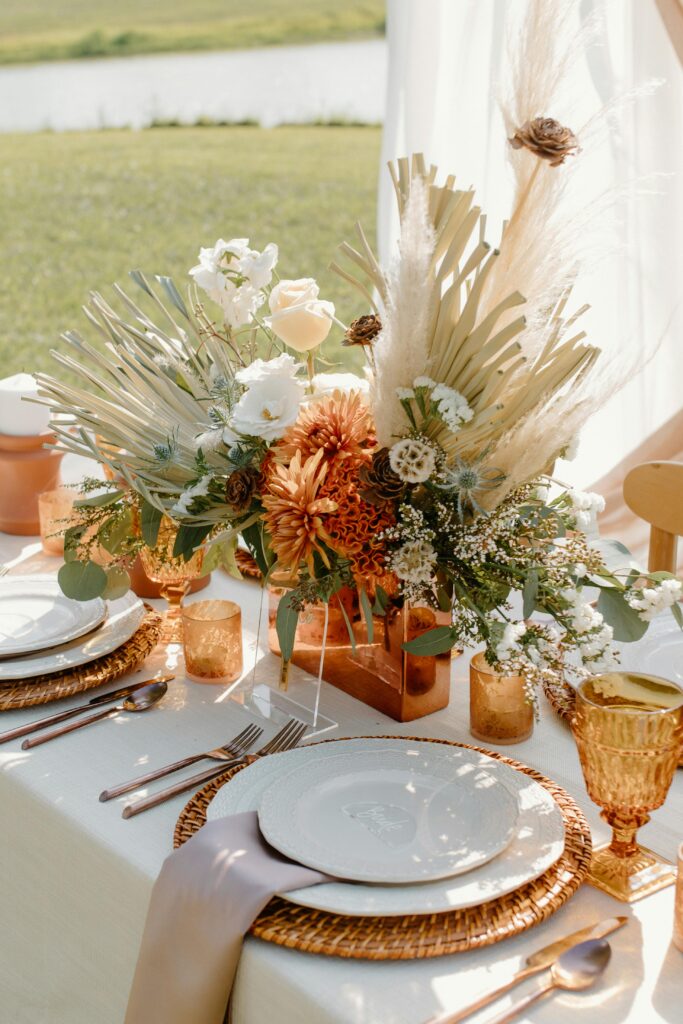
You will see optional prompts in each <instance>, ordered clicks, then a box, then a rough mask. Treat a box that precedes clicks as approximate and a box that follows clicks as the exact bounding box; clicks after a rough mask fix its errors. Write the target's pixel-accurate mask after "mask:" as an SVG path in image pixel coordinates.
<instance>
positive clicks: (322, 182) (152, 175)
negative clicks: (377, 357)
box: [0, 127, 380, 377]
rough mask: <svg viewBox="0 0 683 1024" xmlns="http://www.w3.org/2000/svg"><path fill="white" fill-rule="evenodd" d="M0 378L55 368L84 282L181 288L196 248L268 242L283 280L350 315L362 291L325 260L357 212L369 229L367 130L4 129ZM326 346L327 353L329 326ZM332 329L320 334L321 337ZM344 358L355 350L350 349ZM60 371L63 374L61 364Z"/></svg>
mask: <svg viewBox="0 0 683 1024" xmlns="http://www.w3.org/2000/svg"><path fill="white" fill-rule="evenodd" d="M3 142H4V146H3V149H4V154H3V167H2V170H1V171H0V182H1V183H2V185H1V188H0V224H2V225H3V231H2V234H1V235H0V237H1V238H2V244H1V246H0V253H1V255H2V267H3V270H2V275H3V279H4V280H3V289H2V290H3V294H4V296H5V298H4V301H3V302H2V303H0V377H5V376H7V375H8V374H11V373H16V372H18V371H19V370H25V371H27V372H31V371H35V370H39V369H40V370H47V369H49V370H51V371H52V370H53V369H55V364H54V363H53V361H52V360H51V358H50V355H49V351H50V349H51V348H52V347H55V345H57V344H58V343H59V334H60V332H61V331H63V330H65V329H67V328H77V329H78V330H81V331H82V332H83V333H84V334H85V336H86V337H89V338H92V336H93V334H94V332H93V331H92V330H91V329H89V325H88V324H87V322H86V320H85V318H84V316H83V314H82V312H81V309H80V306H81V303H82V302H83V301H84V300H85V299H86V297H87V294H88V291H89V290H98V291H102V292H103V293H104V294H105V295H107V294H111V293H110V292H109V288H110V286H111V284H112V283H113V282H114V281H118V282H119V283H120V284H121V285H122V286H124V287H127V286H128V284H130V287H131V289H134V290H135V286H134V285H133V283H132V282H130V281H129V280H128V277H127V274H128V271H129V270H131V269H136V268H139V269H141V270H143V271H145V272H149V274H155V273H163V274H170V275H171V276H172V277H174V279H175V280H176V283H177V284H178V286H179V287H180V288H181V290H182V291H184V290H185V288H186V285H187V283H188V281H189V279H188V277H187V271H188V269H189V268H190V267H191V266H193V265H194V264H195V263H196V261H197V260H196V257H197V252H198V250H199V247H200V246H201V245H212V244H213V242H214V241H215V240H216V239H217V238H219V237H221V236H222V237H223V238H232V237H247V238H249V239H250V240H251V242H252V244H253V245H254V246H255V247H258V248H260V247H262V246H263V245H265V243H266V242H269V241H274V242H277V244H278V245H279V247H280V263H279V266H278V271H279V274H280V276H281V277H299V276H311V277H316V278H317V279H318V281H319V283H320V286H321V295H322V296H323V297H324V298H329V299H332V300H333V301H334V302H335V303H336V305H337V311H338V315H339V316H340V318H341V319H342V320H344V321H345V322H348V321H349V320H350V319H351V318H352V317H353V316H354V315H357V314H358V312H359V311H360V312H364V310H363V309H361V307H362V297H361V296H360V295H358V294H356V293H355V291H354V289H353V288H352V287H351V286H349V285H347V284H346V282H345V281H343V280H342V279H341V278H339V277H338V276H337V275H336V274H334V273H332V272H331V271H329V270H328V269H327V267H328V264H329V262H330V260H331V259H332V258H333V257H334V256H335V249H336V246H337V245H338V244H339V243H340V242H341V241H343V240H344V239H346V238H348V239H351V237H352V232H353V226H354V223H355V221H356V220H361V221H362V222H363V225H364V227H365V228H366V230H367V233H368V236H369V237H370V238H371V239H372V238H374V235H375V192H376V187H377V170H378V161H379V144H380V134H379V131H378V130H377V129H374V128H314V127H309V128H277V129H272V130H266V129H261V128H170V129H161V128H159V129H150V130H147V131H143V132H130V131H111V132H88V133H82V134H80V133H79V134H61V135H58V134H40V135H14V136H10V135H5V136H3ZM340 334H341V332H340V330H339V329H338V328H337V329H335V330H334V336H335V337H336V339H337V340H336V341H335V343H334V344H332V345H330V346H329V349H330V352H329V354H330V355H333V356H334V357H335V358H338V357H339V355H340V354H341V352H342V351H344V352H345V355H346V358H347V361H348V355H349V350H348V349H347V350H341V349H340V347H339V340H338V339H339V336H340ZM331 337H332V336H331ZM354 355H355V353H354ZM60 372H62V371H60Z"/></svg>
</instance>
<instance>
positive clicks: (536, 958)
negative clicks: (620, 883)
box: [427, 917, 628, 1024]
mask: <svg viewBox="0 0 683 1024" xmlns="http://www.w3.org/2000/svg"><path fill="white" fill-rule="evenodd" d="M627 921H628V918H627V917H608V918H607V919H606V920H605V921H599V922H597V924H590V925H588V926H587V927H585V928H579V930H578V931H576V932H572V933H571V935H565V937H564V938H563V939H558V940H557V942H551V943H550V945H549V946H544V947H543V949H539V950H538V951H537V952H536V953H532V954H531V955H530V956H528V957H527V958H526V967H523V968H522V969H521V971H517V973H516V974H515V975H514V976H513V977H512V978H511V979H510V981H506V982H505V983H504V984H503V985H500V986H499V987H498V988H496V989H493V991H491V992H487V993H486V994H485V995H483V996H481V997H480V998H479V999H477V1001H476V1002H474V1003H470V1005H469V1006H466V1007H465V1009H464V1010H457V1011H456V1012H455V1013H442V1014H439V1015H438V1016H436V1017H430V1018H429V1020H428V1021H427V1024H459V1022H460V1021H462V1020H465V1018H466V1017H469V1016H470V1014H472V1013H475V1012H476V1011H477V1010H481V1009H483V1007H484V1006H488V1005H489V1003H492V1002H493V1001H494V999H498V998H499V997H500V996H502V995H503V994H504V993H505V992H509V991H510V989H511V988H514V987H515V985H519V983H520V982H521V981H525V980H526V979H527V978H532V977H533V976H534V974H540V972H541V971H545V970H547V968H548V967H550V966H552V964H554V963H555V961H556V960H557V958H558V957H559V956H561V954H562V953H564V952H565V951H566V950H568V949H571V947H572V946H576V945H577V944H578V943H579V942H585V941H586V939H603V938H604V937H605V936H606V935H611V934H612V932H616V931H617V930H618V929H619V928H623V926H624V925H625V924H626V922H627Z"/></svg>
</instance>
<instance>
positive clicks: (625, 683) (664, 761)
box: [572, 672, 683, 903]
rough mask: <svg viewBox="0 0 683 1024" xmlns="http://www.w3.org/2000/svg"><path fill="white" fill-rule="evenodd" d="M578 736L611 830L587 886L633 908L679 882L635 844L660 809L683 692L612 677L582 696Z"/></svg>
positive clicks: (681, 722)
mask: <svg viewBox="0 0 683 1024" xmlns="http://www.w3.org/2000/svg"><path fill="white" fill-rule="evenodd" d="M572 729H573V732H574V736H575V738H576V744H577V746H578V748H579V757H580V759H581V768H582V770H583V777H584V779H585V782H586V788H587V789H588V795H589V796H590V798H591V800H593V801H594V802H595V803H596V804H598V806H599V807H601V808H602V811H601V814H600V816H601V818H602V819H603V821H606V822H607V824H608V825H609V826H610V827H611V829H612V840H611V842H610V843H608V844H606V845H604V846H601V847H598V848H597V849H596V850H594V852H593V859H592V860H591V866H590V871H589V875H588V881H589V882H591V883H592V884H593V885H595V886H597V888H599V889H602V890H604V891H605V892H608V893H609V894H610V895H611V896H615V897H616V898H617V899H618V900H622V901H623V902H625V903H633V902H635V900H638V899H641V898H642V897H643V896H647V895H649V894H650V893H652V892H656V891H657V890H658V889H662V888H663V887H664V886H667V885H671V884H672V883H673V882H674V881H675V878H676V872H675V869H674V866H673V865H672V864H670V863H669V862H668V861H667V860H664V859H663V858H662V857H660V856H658V855H657V854H656V853H653V852H652V850H648V849H646V848H645V847H643V846H639V845H638V843H637V842H636V834H637V832H638V829H639V828H641V827H642V826H643V825H645V824H646V823H647V822H648V821H649V820H650V811H653V810H655V809H656V808H657V807H661V805H662V804H663V803H664V801H665V799H666V795H667V793H668V791H669V787H670V786H671V782H672V780H673V777H674V772H675V771H676V766H677V764H678V758H679V755H680V748H681V738H682V736H683V691H681V690H680V689H679V688H678V687H677V686H675V685H674V684H673V683H670V682H668V681H667V680H666V679H660V678H659V677H657V676H648V675H636V674H632V673H626V672H610V673H607V674H605V675H600V676H593V677H591V678H589V679H585V680H584V681H583V682H582V683H581V684H580V686H579V687H578V688H577V693H576V711H575V715H574V718H573V719H572Z"/></svg>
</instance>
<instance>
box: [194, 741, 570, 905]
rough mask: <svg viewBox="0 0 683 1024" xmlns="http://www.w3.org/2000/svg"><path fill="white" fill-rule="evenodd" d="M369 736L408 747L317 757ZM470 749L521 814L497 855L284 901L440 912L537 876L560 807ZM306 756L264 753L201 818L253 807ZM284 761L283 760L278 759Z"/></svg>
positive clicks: (554, 848) (551, 854)
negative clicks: (448, 871) (448, 870)
mask: <svg viewBox="0 0 683 1024" xmlns="http://www.w3.org/2000/svg"><path fill="white" fill-rule="evenodd" d="M369 742H372V743H373V745H374V746H379V745H383V746H384V747H386V746H389V747H390V748H392V749H394V748H395V747H396V745H397V743H398V744H403V743H406V744H407V743H410V744H411V745H413V746H414V744H413V743H412V741H408V740H399V741H397V740H380V739H377V740H372V741H368V740H342V741H339V742H335V743H329V744H327V745H325V746H321V747H319V748H318V750H319V751H320V753H321V755H322V756H325V755H326V754H327V752H328V751H329V754H327V756H330V755H336V754H337V753H338V751H339V749H340V747H341V746H342V745H343V747H344V748H346V749H348V750H351V751H355V750H356V749H359V748H360V749H363V750H365V749H367V747H368V743H369ZM423 746H429V747H435V746H441V745H440V744H429V743H427V742H426V741H425V742H424V743H420V747H423ZM323 752H325V753H324V754H323ZM472 753H473V756H474V757H476V758H477V759H478V760H477V763H481V764H482V765H483V766H484V767H485V768H486V770H487V772H489V773H490V774H492V775H495V776H496V778H498V779H499V781H500V782H501V784H502V785H504V786H505V787H506V788H507V789H508V790H509V791H510V792H511V793H514V794H515V795H516V796H517V800H518V803H519V808H520V813H519V817H518V819H517V824H516V826H515V832H514V835H513V838H512V841H511V842H510V845H509V846H507V847H506V848H505V849H504V850H503V851H502V853H500V854H499V855H498V856H497V857H495V858H494V859H493V860H491V861H489V862H488V863H487V864H484V865H482V866H481V867H478V868H475V869H474V870H473V871H468V872H467V873H466V874H464V875H460V876H456V877H455V878H447V879H442V880H439V881H436V882H423V883H421V884H418V885H401V886H396V885H364V884H362V883H360V882H328V883H325V884H323V885H312V886H309V887H308V888H306V889H297V890H294V891H292V892H288V893H282V894H281V895H282V896H283V897H284V899H287V900H290V901H291V902H292V903H297V904H300V905H301V906H304V907H312V908H313V909H314V910H325V911H327V912H329V913H331V914H351V915H353V916H357V917H364V916H380V917H382V916H385V917H393V916H399V917H400V916H403V915H405V914H430V913H434V914H438V913H444V912H446V911H448V910H461V909H463V908H465V907H475V906H478V905H479V904H480V903H485V902H486V901H487V900H491V899H495V898H497V897H499V896H504V895H505V894H506V893H509V892H513V891H514V890H515V889H518V888H519V886H521V885H524V884H525V883H526V882H530V881H532V880H533V879H534V878H538V876H539V875H542V874H543V872H544V871H547V869H548V868H549V867H550V865H551V864H554V863H555V861H556V860H557V859H558V857H560V856H561V854H562V851H563V850H564V823H563V821H562V814H561V812H560V809H559V807H558V806H557V804H556V803H555V801H554V800H553V798H552V797H551V795H550V793H548V791H547V790H545V789H544V788H543V787H542V786H539V784H538V783H537V782H534V781H533V779H530V778H529V777H528V776H527V775H524V774H523V773H522V772H518V771H515V770H514V769H513V768H510V767H509V766H508V765H506V764H501V762H500V761H496V760H495V759H494V758H490V757H487V756H486V755H483V754H474V752H472ZM309 754H310V751H307V750H306V748H305V747H302V748H300V749H299V750H293V751H290V752H288V753H287V754H278V755H277V757H264V758H262V759H261V760H260V761H257V762H256V763H255V764H253V765H251V767H249V768H245V769H244V770H243V771H241V772H239V774H238V775H236V776H235V777H234V778H233V779H232V780H231V782H230V783H229V784H228V785H227V786H223V787H222V788H221V789H219V791H218V792H217V793H216V795H215V796H214V798H213V800H212V801H211V803H210V804H209V807H208V810H207V819H208V820H209V821H213V820H215V819H217V818H225V817H227V816H229V815H231V814H240V813H242V812H243V811H255V810H256V809H257V807H258V804H259V801H260V799H261V795H262V793H263V792H265V790H266V789H267V788H268V787H269V785H270V784H271V783H272V781H273V780H274V779H276V778H278V777H279V776H280V775H282V773H283V770H287V769H286V768H285V767H284V766H285V765H287V764H289V765H291V766H294V765H295V764H297V763H298V764H302V763H303V762H304V761H305V759H306V758H307V757H308V756H309ZM282 759H285V761H284V765H283V763H282Z"/></svg>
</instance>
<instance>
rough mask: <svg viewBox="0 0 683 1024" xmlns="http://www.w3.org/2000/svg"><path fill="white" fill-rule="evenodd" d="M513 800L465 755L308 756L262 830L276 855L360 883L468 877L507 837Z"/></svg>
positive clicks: (286, 782)
mask: <svg viewBox="0 0 683 1024" xmlns="http://www.w3.org/2000/svg"><path fill="white" fill-rule="evenodd" d="M518 814H519V807H518V802H517V798H516V796H515V795H514V794H513V793H511V792H510V791H509V790H508V789H506V787H505V786H502V785H501V784H500V782H498V780H497V779H496V778H495V776H494V775H493V774H492V773H490V772H488V771H487V770H486V768H485V767H484V766H483V765H482V764H481V763H478V762H477V759H476V757H472V756H471V753H470V752H468V751H464V750H462V749H458V748H453V747H446V746H441V745H439V744H435V745H433V746H431V747H426V746H425V745H423V744H419V743H408V744H396V743H395V744H393V746H392V745H389V746H385V747H381V748H380V749H378V748H377V745H376V744H372V745H367V744H366V745H365V747H361V748H359V749H356V750H349V749H343V748H342V749H339V750H338V751H337V752H336V754H329V755H326V756H324V757H319V756H317V751H316V752H310V753H309V758H308V761H307V762H306V763H304V764H302V765H300V766H298V767H292V768H291V769H290V770H289V771H287V772H286V774H284V775H282V776H281V777H280V778H278V779H277V781H275V782H273V783H272V784H271V785H270V786H269V787H268V789H267V790H266V791H265V792H264V793H263V795H262V797H261V800H260V803H259V807H258V816H259V825H260V828H261V832H262V833H263V835H264V837H265V839H266V840H267V841H268V842H269V843H270V844H271V845H272V846H274V847H275V848H276V849H277V850H279V851H280V852H281V853H284V854H285V855H286V856H288V857H291V858H293V859H294V860H298V861H299V862H300V863H302V864H306V865H307V866H308V867H313V868H317V869H318V870H319V871H324V872H326V873H327V874H330V875H335V876H336V877H338V878H343V879H351V880H353V881H358V882H372V883H378V882H381V883H383V884H386V883H391V884H405V883H414V882H426V881H433V880H434V879H437V878H446V877H452V876H453V875H457V874H462V873H463V872H465V871H470V870H472V868H476V867H478V866H479V865H480V864H484V863H485V862H486V861H488V860H491V859H492V858H493V857H495V856H496V855H497V854H498V853H500V852H501V850H503V849H504V848H505V847H506V846H507V845H508V843H509V842H510V840H511V839H512V836H513V832H514V828H515V824H516V821H517V817H518Z"/></svg>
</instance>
